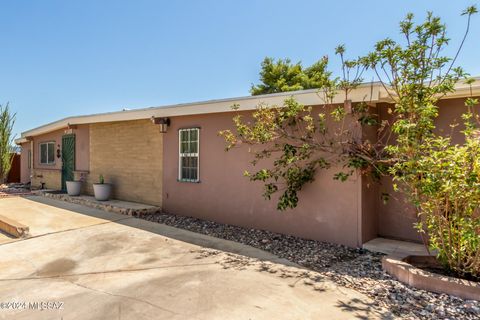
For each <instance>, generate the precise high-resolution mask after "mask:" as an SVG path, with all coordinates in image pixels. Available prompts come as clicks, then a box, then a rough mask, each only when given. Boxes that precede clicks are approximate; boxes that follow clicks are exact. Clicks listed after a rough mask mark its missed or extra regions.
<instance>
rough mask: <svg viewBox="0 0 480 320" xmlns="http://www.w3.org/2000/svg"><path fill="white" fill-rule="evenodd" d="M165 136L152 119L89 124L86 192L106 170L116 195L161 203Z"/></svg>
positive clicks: (106, 175) (108, 180)
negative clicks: (88, 162)
mask: <svg viewBox="0 0 480 320" xmlns="http://www.w3.org/2000/svg"><path fill="white" fill-rule="evenodd" d="M162 150H163V136H162V134H161V133H160V132H159V131H158V126H156V125H154V124H152V123H151V121H149V120H136V121H122V122H109V123H96V124H92V125H91V126H90V173H89V175H88V178H87V192H88V193H90V194H92V193H93V188H92V185H91V184H92V183H94V182H98V177H99V175H100V174H103V176H104V178H105V182H109V183H112V184H113V197H114V198H116V199H121V200H127V201H134V202H142V203H147V204H152V205H157V206H161V205H162V178H163V172H162V170H163V166H162V163H163V151H162Z"/></svg>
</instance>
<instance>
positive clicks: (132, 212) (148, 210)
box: [37, 191, 161, 217]
mask: <svg viewBox="0 0 480 320" xmlns="http://www.w3.org/2000/svg"><path fill="white" fill-rule="evenodd" d="M37 194H38V195H41V196H43V197H46V198H51V199H56V200H62V201H65V202H70V203H75V204H79V205H83V206H87V207H90V208H94V209H99V210H103V211H108V212H114V213H120V214H124V215H127V216H132V217H141V216H143V215H146V214H153V213H157V212H160V211H161V208H160V207H155V206H150V205H145V207H144V208H128V207H125V206H118V205H115V203H112V202H111V201H97V200H95V199H94V198H87V199H86V198H84V197H82V196H79V197H72V196H69V195H68V194H65V193H52V192H48V191H42V192H38V193H37Z"/></svg>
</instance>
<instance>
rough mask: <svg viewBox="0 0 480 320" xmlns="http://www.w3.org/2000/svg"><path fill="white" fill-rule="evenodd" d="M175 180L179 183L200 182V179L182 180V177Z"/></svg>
mask: <svg viewBox="0 0 480 320" xmlns="http://www.w3.org/2000/svg"><path fill="white" fill-rule="evenodd" d="M177 182H181V183H200V180H197V181H191V180H182V179H177Z"/></svg>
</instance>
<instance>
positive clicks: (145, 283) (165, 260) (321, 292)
mask: <svg viewBox="0 0 480 320" xmlns="http://www.w3.org/2000/svg"><path fill="white" fill-rule="evenodd" d="M5 201H7V202H5ZM0 211H1V212H2V215H11V216H10V217H11V218H13V219H17V220H18V221H19V222H21V223H24V224H27V225H29V226H30V230H31V233H32V234H33V235H34V236H33V237H32V238H30V239H25V240H15V241H13V242H6V243H3V244H1V245H0V256H1V257H2V259H1V260H0V302H3V303H5V302H17V303H19V304H16V305H15V306H16V309H12V308H13V306H10V307H9V308H0V319H64V320H68V319H136V320H140V319H209V320H210V319H352V318H368V319H375V318H388V316H387V315H385V314H382V313H380V312H379V311H376V310H373V309H372V308H371V307H370V305H371V300H370V299H368V298H367V297H365V296H364V295H362V294H360V293H358V292H356V291H353V290H350V289H346V288H340V287H337V286H336V285H335V284H334V283H332V282H330V281H327V280H325V281H324V282H321V283H319V284H317V285H315V286H312V285H308V283H307V282H306V281H304V279H305V277H306V274H307V273H308V272H306V271H305V270H303V269H300V268H298V267H296V266H295V265H293V264H291V263H287V262H286V261H284V260H282V259H279V258H278V257H275V256H274V255H271V254H269V253H266V252H264V251H261V250H258V249H255V248H252V247H248V246H244V245H241V244H238V243H235V242H230V241H225V240H220V239H216V238H212V237H208V236H205V235H199V234H196V233H192V232H188V231H184V230H180V229H175V228H172V227H168V226H165V225H161V224H156V223H152V222H148V221H144V220H140V219H136V218H130V217H125V216H122V215H117V214H112V213H105V212H103V211H99V210H95V209H91V208H86V207H81V206H79V205H74V204H69V203H65V202H60V201H56V200H52V199H45V198H40V197H30V198H20V197H18V198H8V199H0ZM41 302H44V303H47V302H50V304H47V305H43V306H44V307H48V308H46V309H47V310H43V311H41V310H38V308H40V306H42V305H41V304H35V303H41ZM24 303H25V304H24ZM58 307H61V309H57V308H58ZM35 308H37V309H35Z"/></svg>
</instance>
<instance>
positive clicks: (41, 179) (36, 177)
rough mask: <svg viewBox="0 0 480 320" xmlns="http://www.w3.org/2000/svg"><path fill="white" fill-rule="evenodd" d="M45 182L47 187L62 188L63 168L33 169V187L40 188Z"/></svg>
mask: <svg viewBox="0 0 480 320" xmlns="http://www.w3.org/2000/svg"><path fill="white" fill-rule="evenodd" d="M42 183H45V188H46V189H55V190H60V189H61V188H62V170H60V169H37V168H36V169H33V170H32V187H33V188H40V187H41V186H42Z"/></svg>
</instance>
